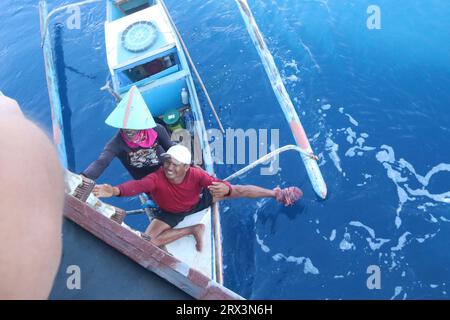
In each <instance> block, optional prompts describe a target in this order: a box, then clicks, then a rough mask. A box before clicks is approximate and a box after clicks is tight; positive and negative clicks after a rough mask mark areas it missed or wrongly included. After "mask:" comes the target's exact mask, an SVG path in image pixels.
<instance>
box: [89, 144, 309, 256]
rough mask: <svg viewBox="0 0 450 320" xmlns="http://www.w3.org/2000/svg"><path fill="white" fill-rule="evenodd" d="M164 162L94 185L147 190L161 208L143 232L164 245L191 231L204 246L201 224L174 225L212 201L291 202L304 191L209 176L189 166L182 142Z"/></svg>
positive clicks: (125, 191)
mask: <svg viewBox="0 0 450 320" xmlns="http://www.w3.org/2000/svg"><path fill="white" fill-rule="evenodd" d="M162 156H163V158H164V165H163V167H162V168H159V169H158V170H157V171H156V172H154V173H151V174H149V175H148V176H146V177H144V178H143V179H141V180H132V181H128V182H125V183H123V184H120V185H118V186H116V187H113V186H111V185H108V184H103V185H97V186H95V188H94V195H96V196H97V197H112V196H120V197H131V196H135V195H138V194H140V193H147V194H148V195H149V196H151V198H152V199H153V201H155V203H156V204H157V205H158V207H159V208H160V212H158V213H157V215H156V217H155V219H153V220H152V222H151V223H150V225H149V226H148V228H147V230H146V231H145V234H146V235H147V236H148V237H149V238H150V240H151V242H152V243H153V244H155V245H156V246H163V245H165V244H167V243H170V242H173V241H175V240H177V239H179V238H181V237H184V236H187V235H193V236H194V237H195V240H196V242H197V250H198V251H201V250H202V246H203V240H202V238H203V232H204V225H202V224H197V225H194V226H190V227H186V228H181V229H173V228H174V227H175V226H176V225H177V224H178V223H179V222H181V221H182V220H183V219H184V217H185V216H187V215H190V214H193V213H195V212H199V211H201V210H203V209H206V208H207V207H209V206H211V204H212V203H213V202H216V201H220V200H223V199H227V198H228V199H229V198H275V199H277V201H279V202H280V203H283V204H285V205H292V204H294V202H295V201H297V200H298V199H300V198H301V197H302V195H303V193H302V191H301V190H300V189H298V188H296V187H290V188H286V189H283V190H282V189H280V188H275V189H274V190H269V189H263V188H260V187H257V186H251V185H246V186H242V185H233V186H232V185H231V184H230V183H228V182H226V181H222V180H220V179H217V178H214V177H211V176H210V175H209V174H208V173H206V172H205V171H204V170H202V169H200V168H197V167H191V166H190V164H191V152H190V151H189V150H188V149H187V148H186V147H184V146H182V145H175V146H172V147H171V148H169V150H168V151H167V153H165V154H163V155H162Z"/></svg>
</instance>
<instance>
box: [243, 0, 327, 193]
mask: <svg viewBox="0 0 450 320" xmlns="http://www.w3.org/2000/svg"><path fill="white" fill-rule="evenodd" d="M236 3H237V5H238V7H239V10H240V12H241V15H242V18H243V20H244V22H245V26H246V27H247V31H248V33H249V34H250V37H251V38H252V41H253V44H254V45H255V48H256V50H257V51H258V54H259V56H260V58H261V61H262V63H263V66H264V69H265V70H266V73H267V76H268V78H269V80H270V84H271V85H272V88H273V91H274V92H275V96H276V97H277V99H278V102H279V104H280V106H281V109H282V111H283V113H284V115H285V117H286V120H287V122H288V123H289V126H290V128H291V131H292V134H293V136H294V138H295V141H296V143H297V146H298V149H297V151H299V152H300V155H301V157H302V160H303V163H304V164H305V167H306V171H307V172H308V176H309V180H310V181H311V184H312V186H313V188H314V191H315V192H316V194H317V195H318V196H319V197H320V198H322V199H325V198H326V197H327V185H326V184H325V180H324V179H323V177H322V173H321V172H320V168H319V165H318V164H317V157H315V156H314V154H313V150H312V149H311V145H310V144H309V140H308V137H307V136H306V133H305V130H304V129H303V126H302V124H301V122H300V118H299V117H298V114H297V112H296V111H295V108H294V105H293V104H292V101H291V98H290V97H289V94H288V93H287V91H286V88H285V86H284V84H283V80H282V79H281V76H280V73H279V71H278V69H277V66H276V64H275V61H274V60H273V57H272V54H271V53H270V51H269V49H268V48H267V45H266V43H265V41H264V37H263V36H262V34H261V32H260V30H259V28H258V25H257V23H256V21H255V18H254V17H253V14H252V11H251V10H250V7H249V6H248V4H247V0H236Z"/></svg>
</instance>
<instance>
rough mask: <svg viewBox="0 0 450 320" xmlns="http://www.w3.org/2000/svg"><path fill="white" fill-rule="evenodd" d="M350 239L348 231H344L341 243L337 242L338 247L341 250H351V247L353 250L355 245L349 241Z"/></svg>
mask: <svg viewBox="0 0 450 320" xmlns="http://www.w3.org/2000/svg"><path fill="white" fill-rule="evenodd" d="M350 240H351V236H350V233H348V232H346V233H344V238H343V239H342V240H341V243H340V244H339V248H340V249H341V250H342V251H346V250H351V249H353V250H355V249H356V247H355V245H354V244H353V243H351V242H350Z"/></svg>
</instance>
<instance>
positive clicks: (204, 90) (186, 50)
mask: <svg viewBox="0 0 450 320" xmlns="http://www.w3.org/2000/svg"><path fill="white" fill-rule="evenodd" d="M160 2H161V5H162V7H163V8H164V11H165V12H166V14H167V16H168V17H169V20H170V22H171V23H172V26H173V28H174V30H175V32H176V34H177V36H178V39H180V43H181V45H182V46H183V49H184V52H185V53H186V56H187V58H188V60H189V63H190V65H191V67H192V70H193V71H194V73H195V76H196V77H197V79H198V81H199V82H200V85H201V87H202V90H203V92H204V93H205V95H206V99H207V100H208V104H209V106H210V108H211V111H212V113H213V114H214V117H215V118H216V120H217V123H218V124H219V127H220V131H222V133H225V130H224V129H223V126H222V122H221V121H220V119H219V116H218V115H217V112H216V109H215V108H214V105H213V103H212V101H211V98H210V97H209V94H208V91H207V90H206V87H205V85H204V84H203V80H202V78H201V77H200V75H199V74H198V72H197V68H196V67H195V65H194V62H192V59H191V55H190V54H189V50H188V48H187V47H186V44H185V43H184V41H183V38H182V37H181V35H180V32H178V29H177V26H176V25H175V23H174V22H173V20H172V17H171V16H170V14H169V11H168V10H167V7H166V4H165V3H164V0H160Z"/></svg>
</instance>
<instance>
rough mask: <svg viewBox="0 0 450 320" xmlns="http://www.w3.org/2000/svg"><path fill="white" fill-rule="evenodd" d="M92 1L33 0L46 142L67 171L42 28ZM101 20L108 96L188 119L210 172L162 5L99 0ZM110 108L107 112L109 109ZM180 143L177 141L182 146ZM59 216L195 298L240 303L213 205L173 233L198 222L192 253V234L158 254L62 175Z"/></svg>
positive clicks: (185, 72)
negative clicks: (47, 114) (199, 242)
mask: <svg viewBox="0 0 450 320" xmlns="http://www.w3.org/2000/svg"><path fill="white" fill-rule="evenodd" d="M95 2H100V0H87V1H82V2H78V3H74V4H71V5H68V6H63V7H60V8H57V9H54V10H52V11H51V12H50V13H48V11H47V4H46V2H45V1H40V3H39V10H40V18H41V37H42V47H43V52H44V59H45V69H46V75H47V85H48V91H49V98H50V106H51V112H52V124H53V138H54V143H55V144H56V146H57V148H58V153H59V157H60V160H61V163H62V164H63V165H64V166H65V167H66V168H67V154H66V146H65V139H64V122H63V120H62V119H63V115H62V106H61V100H60V96H59V90H58V79H57V76H56V68H55V63H54V56H53V54H54V53H53V46H52V39H51V37H50V35H49V33H50V31H49V25H50V19H51V18H52V16H53V15H54V14H55V13H57V12H60V11H62V10H65V9H67V7H70V6H81V5H85V4H91V3H95ZM106 9H107V21H106V22H105V40H106V52H107V60H108V67H109V71H110V75H111V79H112V87H109V91H110V92H111V93H112V94H113V95H114V96H115V97H116V98H117V99H120V98H121V97H123V96H124V95H125V94H126V93H127V92H128V90H129V89H130V88H131V87H132V86H136V87H138V88H139V91H140V92H141V93H142V96H143V98H144V100H145V101H146V103H147V104H148V105H149V106H150V108H151V111H152V114H153V116H155V117H159V116H162V115H164V114H165V113H166V112H168V111H170V110H171V109H174V108H175V109H178V110H179V111H180V112H181V114H182V115H185V116H189V117H192V118H193V119H195V121H194V122H193V124H194V125H193V127H192V130H193V132H194V136H195V137H196V139H197V141H199V143H200V146H199V150H201V151H200V154H201V161H200V162H201V163H202V166H203V168H204V169H205V170H206V171H207V172H208V173H210V174H214V168H213V160H212V156H211V151H210V148H209V145H208V143H207V135H206V128H205V125H204V121H203V116H202V111H201V108H200V104H199V101H198V97H197V93H196V89H195V86H194V82H193V79H192V75H191V69H190V67H189V64H188V61H187V59H186V54H188V53H187V52H185V51H184V49H183V46H182V42H181V41H182V40H181V39H180V38H179V34H178V32H177V30H176V27H175V25H174V24H173V22H172V20H171V18H170V16H169V14H168V12H167V8H166V7H165V5H164V3H163V2H162V1H159V0H106ZM155 60H158V61H161V62H163V68H162V70H158V72H156V73H153V72H151V71H149V69H151V68H149V66H150V65H151V64H152V62H154V61H155ZM182 91H185V92H187V93H188V95H187V97H188V100H189V103H188V105H187V106H186V105H183V103H182V99H181V92H182ZM111 107H112V108H113V107H114V106H111ZM184 142H185V141H184ZM66 172H67V174H66V205H65V212H64V213H65V216H66V217H67V218H69V219H70V220H72V221H74V222H75V223H77V224H79V225H80V226H81V227H83V228H84V229H86V230H87V231H89V232H91V233H93V234H94V235H95V236H97V237H98V238H100V239H101V240H103V241H105V242H106V243H108V244H109V245H111V246H112V247H114V248H116V249H117V250H119V251H121V252H122V253H123V254H125V255H127V256H128V257H130V258H131V259H133V260H134V261H136V262H137V263H139V264H140V265H141V266H143V267H145V268H147V269H149V270H151V271H153V272H155V273H157V274H158V275H160V276H161V277H163V278H164V279H166V280H168V281H169V282H171V283H172V284H174V285H176V286H178V287H179V288H181V289H182V290H184V291H185V292H187V293H188V294H190V295H192V296H193V297H194V298H197V299H242V297H240V296H239V295H237V294H235V293H234V292H232V291H230V290H228V289H226V288H225V287H223V285H222V284H223V272H222V248H221V229H220V217H219V207H218V205H217V204H214V205H213V206H211V207H209V208H207V209H205V210H203V211H201V212H198V213H196V214H193V215H191V216H189V217H187V218H186V219H185V220H184V221H182V222H181V223H180V224H179V225H178V226H176V227H177V228H180V227H185V226H188V225H194V224H197V223H203V224H204V225H205V227H206V228H205V233H204V248H203V250H202V252H198V251H196V249H195V240H194V238H193V237H192V236H189V237H184V238H181V239H179V240H177V241H175V242H173V243H170V244H168V245H166V250H161V249H160V248H157V247H155V246H153V245H152V244H151V243H150V242H149V241H146V240H144V239H143V238H142V237H141V234H140V232H139V231H136V230H133V229H132V228H130V227H129V226H127V225H126V224H125V223H123V222H122V221H119V223H117V221H116V220H115V217H117V213H118V212H120V209H118V208H115V207H113V206H111V205H108V204H106V203H104V202H102V201H100V200H99V199H97V198H96V197H95V196H94V195H93V194H91V190H92V187H93V182H92V181H89V180H87V179H84V178H83V177H81V176H79V175H76V174H74V173H71V172H69V171H68V170H67V171H66Z"/></svg>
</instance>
